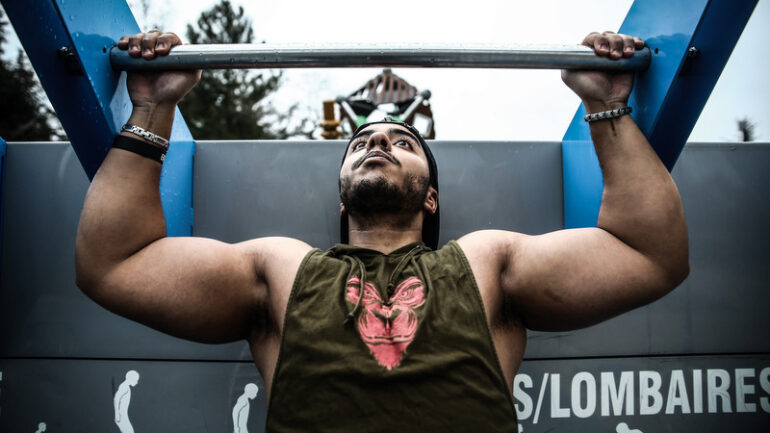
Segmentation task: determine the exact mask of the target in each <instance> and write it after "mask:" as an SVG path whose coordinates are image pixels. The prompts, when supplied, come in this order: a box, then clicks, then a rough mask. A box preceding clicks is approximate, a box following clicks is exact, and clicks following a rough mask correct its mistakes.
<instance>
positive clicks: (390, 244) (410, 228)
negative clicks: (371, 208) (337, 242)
mask: <svg viewBox="0 0 770 433" xmlns="http://www.w3.org/2000/svg"><path fill="white" fill-rule="evenodd" d="M348 224H349V226H350V229H349V230H348V239H349V241H348V242H349V243H350V245H354V246H357V247H362V248H368V249H370V250H375V251H379V252H381V253H384V254H390V253H391V252H393V251H395V250H397V249H399V248H401V247H403V246H404V245H408V244H411V243H414V242H419V241H421V240H422V219H421V218H420V217H419V216H418V217H417V218H415V219H414V220H412V221H410V222H409V223H408V224H405V225H403V224H388V223H387V222H380V223H379V224H366V225H361V224H358V223H357V222H356V221H355V220H354V219H353V218H349V219H348Z"/></svg>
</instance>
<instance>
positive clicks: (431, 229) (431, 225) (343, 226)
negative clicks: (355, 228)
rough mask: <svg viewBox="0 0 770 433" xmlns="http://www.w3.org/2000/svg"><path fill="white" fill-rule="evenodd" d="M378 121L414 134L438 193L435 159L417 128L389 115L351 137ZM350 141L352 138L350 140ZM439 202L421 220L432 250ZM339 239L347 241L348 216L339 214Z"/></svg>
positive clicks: (431, 180) (437, 230)
mask: <svg viewBox="0 0 770 433" xmlns="http://www.w3.org/2000/svg"><path fill="white" fill-rule="evenodd" d="M378 123H389V124H392V125H399V126H403V127H404V128H406V129H408V130H409V132H411V133H412V134H414V136H415V137H417V139H418V140H419V141H420V146H422V150H423V152H425V157H426V158H427V159H428V171H429V176H430V179H429V183H430V186H432V187H433V188H435V189H436V193H438V167H437V166H436V159H435V158H434V157H433V152H431V151H430V148H429V147H428V144H427V143H426V142H425V139H424V138H422V135H421V134H420V132H419V131H417V128H415V127H414V126H412V125H410V124H408V123H404V122H399V121H397V120H393V119H392V118H391V117H390V116H388V117H386V118H385V120H380V121H376V122H369V123H365V124H363V125H361V126H359V127H358V129H356V130H355V132H353V137H355V136H356V134H358V133H359V132H360V131H361V130H362V129H364V128H366V127H368V126H371V125H376V124H378ZM351 141H352V140H351ZM349 147H350V142H348V145H347V146H346V147H345V154H344V155H343V156H342V162H343V163H344V162H345V158H346V157H347V154H348V148H349ZM439 208H440V207H439V204H437V205H436V212H435V213H433V214H426V215H425V219H424V220H423V222H422V241H423V242H424V243H425V245H427V246H428V247H430V248H431V249H433V250H437V249H438V234H439V226H440V224H439V221H440V220H439V216H440V215H439ZM340 241H341V242H342V243H343V244H346V243H348V241H349V239H348V217H347V216H345V215H341V218H340Z"/></svg>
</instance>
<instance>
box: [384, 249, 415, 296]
mask: <svg viewBox="0 0 770 433" xmlns="http://www.w3.org/2000/svg"><path fill="white" fill-rule="evenodd" d="M418 250H422V244H420V245H416V246H415V247H414V248H412V249H411V250H409V252H408V253H406V254H405V255H404V257H402V258H401V261H400V262H398V264H397V265H396V267H395V268H394V269H393V272H391V273H390V277H388V289H387V294H388V296H390V295H392V294H393V286H395V285H396V283H395V282H394V281H393V280H394V279H395V278H396V277H397V276H399V275H401V272H402V271H403V270H404V267H405V266H406V264H407V263H408V262H409V260H410V259H414V254H415V253H416V252H417V251H418Z"/></svg>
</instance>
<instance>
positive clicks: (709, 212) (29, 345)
mask: <svg viewBox="0 0 770 433" xmlns="http://www.w3.org/2000/svg"><path fill="white" fill-rule="evenodd" d="M2 4H3V7H4V9H5V10H6V12H7V13H8V16H9V18H10V20H11V22H12V24H13V26H14V28H15V30H16V32H17V34H18V35H19V38H20V40H21V41H22V44H23V45H24V47H25V49H26V51H27V53H28V55H29V58H30V60H31V62H32V64H33V66H34V67H35V70H36V72H37V73H38V76H39V77H40V79H41V82H42V84H43V86H44V88H45V90H46V93H47V94H48V97H49V99H50V100H51V102H52V104H53V106H54V108H55V109H56V112H57V115H58V116H59V119H60V120H61V122H62V125H63V126H64V128H65V130H66V132H67V135H68V137H69V139H70V144H66V143H37V144H17V143H10V144H9V145H8V146H7V149H6V147H5V144H4V142H2V141H0V146H2V147H0V149H2V154H3V163H4V166H3V168H2V176H3V178H4V182H3V184H2V199H3V207H2V238H1V239H0V240H1V242H2V244H1V245H2V268H1V272H2V274H1V275H0V284H1V285H0V301H1V302H0V330H1V331H0V372H1V373H0V431H34V429H35V428H37V426H38V425H39V424H40V423H43V422H44V423H46V425H47V429H48V431H110V429H112V431H118V427H116V426H115V424H114V422H113V416H114V409H113V396H114V395H115V393H116V392H117V390H118V389H119V388H121V385H122V382H123V381H124V378H125V377H126V373H127V372H129V371H136V372H138V374H139V375H140V378H139V379H138V383H136V384H135V385H133V386H132V387H131V392H132V397H131V406H130V409H128V414H129V416H130V418H131V422H132V423H133V427H134V429H135V430H136V431H137V432H143V431H211V430H213V431H228V430H230V429H232V428H233V426H232V425H231V424H230V423H231V421H230V414H231V413H232V410H233V407H234V406H235V405H236V401H237V400H238V398H239V396H241V395H242V394H243V392H244V391H243V390H244V386H245V385H247V384H249V383H255V384H257V385H258V386H259V387H260V389H261V388H262V383H261V379H260V377H259V375H258V373H257V371H256V369H255V368H254V365H253V363H252V362H251V355H250V353H249V352H248V348H247V346H246V345H245V344H240V343H234V344H228V345H222V346H205V345H201V344H196V343H190V342H186V341H182V340H178V339H175V338H172V337H168V336H165V335H162V334H159V333H157V332H155V331H153V330H151V329H148V328H145V327H142V326H140V325H137V324H134V323H133V322H130V321H128V320H125V319H122V318H119V317H117V316H114V315H112V314H111V313H109V312H107V311H105V310H103V309H101V308H100V307H98V306H97V305H96V304H94V303H92V302H91V301H90V300H88V299H87V298H86V297H85V296H84V295H83V294H82V293H81V292H80V291H79V290H78V289H77V288H76V287H75V284H74V265H73V249H74V233H75V227H76V225H77V218H78V216H79V212H80V208H81V205H82V200H83V197H84V195H85V190H86V188H87V187H88V179H90V178H91V177H92V176H93V175H94V173H95V172H96V170H97V169H98V167H99V164H100V163H101V161H102V159H103V158H104V156H105V155H106V153H107V151H108V150H109V147H110V145H111V143H112V137H113V136H114V135H115V134H117V132H118V129H119V127H120V125H122V124H123V123H124V122H125V120H126V119H127V118H128V115H129V113H130V110H131V104H130V101H129V99H128V95H127V92H126V89H125V74H122V73H121V70H124V69H130V68H132V67H135V65H136V64H141V65H143V66H147V65H161V64H162V62H167V63H169V64H174V65H182V64H185V63H187V64H189V66H190V67H278V66H281V67H322V66H332V65H333V66H342V65H348V66H391V67H393V66H412V67H426V66H441V67H482V66H483V67H543V68H545V67H548V68H562V67H582V65H585V64H587V63H584V62H594V61H599V62H600V63H603V62H604V61H602V60H601V59H594V58H592V57H591V56H592V55H588V54H590V53H586V51H585V50H584V49H583V48H580V47H574V46H570V47H560V48H553V47H551V48H548V49H545V48H544V47H540V49H532V48H531V47H529V48H528V49H527V47H525V49H521V47H518V48H517V47H513V46H496V47H482V46H467V47H441V46H433V47H428V46H420V47H418V46H415V47H410V46H401V47H396V46H389V47H388V46H386V47H378V46H369V47H366V46H347V47H341V46H337V47H313V46H309V45H305V46H300V47H296V46H295V47H293V48H290V47H284V48H283V49H281V48H278V47H272V46H270V47H248V48H247V49H244V47H227V46H225V47H216V48H205V49H204V48H202V47H195V46H188V47H180V48H179V49H176V50H175V51H174V52H173V53H172V55H171V56H169V57H168V58H167V59H161V60H162V62H153V63H151V64H150V63H146V64H142V63H141V61H136V60H133V59H128V58H127V57H125V55H123V54H122V53H117V52H115V51H114V49H113V46H114V45H115V43H116V41H117V40H118V39H119V38H120V36H122V35H125V34H133V33H136V32H137V31H138V30H139V28H138V26H137V24H136V22H135V20H134V18H133V16H132V15H131V13H130V10H129V8H128V6H127V5H126V4H125V3H124V2H122V1H120V0H105V1H98V2H97V1H93V2H91V1H75V0H32V1H20V0H2ZM755 5H756V1H737V2H731V1H726V0H711V1H709V0H691V1H687V2H684V1H682V2H680V1H671V0H648V1H638V2H635V3H634V4H633V5H632V7H631V9H630V11H629V13H628V16H627V17H626V19H625V21H624V23H623V24H622V25H621V26H620V28H619V30H618V31H619V32H622V33H627V34H633V35H637V36H639V37H641V38H643V39H644V40H645V41H646V43H647V46H648V47H649V50H645V51H644V52H642V53H640V55H638V56H635V57H634V58H633V59H629V60H628V61H627V63H628V64H627V65H623V64H622V63H617V64H614V66H621V67H628V68H630V69H634V70H639V72H638V73H637V77H636V84H635V89H634V92H633V93H632V95H631V98H630V101H629V105H631V106H632V107H633V108H634V112H633V114H632V115H633V117H634V119H635V120H636V122H637V124H638V125H639V126H640V128H641V129H642V131H643V132H644V133H645V134H646V135H647V137H648V139H649V140H650V142H651V143H652V145H653V147H654V148H655V150H656V151H657V153H658V155H659V156H660V157H661V159H662V161H663V162H664V164H665V165H666V166H667V167H668V168H669V169H671V170H673V175H674V178H675V179H676V181H677V184H678V186H679V188H680V191H681V192H682V197H683V202H684V204H685V212H686V214H687V217H688V224H689V229H690V238H691V274H690V277H689V278H688V279H687V280H686V281H685V282H684V283H683V284H682V285H681V286H680V287H679V288H678V289H677V290H675V291H674V292H673V293H672V294H670V295H668V296H667V297H665V298H664V299H662V300H661V301H659V302H656V303H654V304H652V305H650V306H648V307H644V308H641V309H638V310H635V311H632V312H629V313H627V314H624V315H622V316H619V317H617V318H615V319H612V320H610V321H608V322H606V323H603V324H601V325H597V326H594V327H591V328H587V329H584V330H581V331H579V332H572V333H548V334H546V333H537V332H535V333H531V334H530V336H529V340H528V348H527V356H526V358H525V361H524V364H523V366H522V368H521V370H520V373H519V375H518V376H517V378H516V381H515V382H514V383H513V384H512V389H513V392H514V397H515V401H516V404H517V410H518V411H519V416H520V419H521V425H522V427H523V429H524V432H527V433H529V432H538V431H564V432H573V431H592V432H616V431H618V432H620V431H624V430H623V429H638V430H639V431H642V432H644V433H650V432H659V431H741V432H764V431H766V429H767V426H768V425H770V315H769V314H768V313H767V311H768V305H770V291H769V290H768V288H769V287H770V275H769V274H768V270H767V269H768V263H770V259H769V258H768V253H767V241H768V240H769V239H770V236H768V230H767V228H766V226H767V221H768V220H770V200H767V193H766V187H767V185H770V175H769V174H768V170H767V166H768V163H769V162H770V146H768V145H766V144H754V145H749V146H742V147H735V146H733V145H729V144H725V145H718V144H712V145H699V144H691V145H690V146H688V147H687V149H685V150H684V152H683V148H684V145H685V141H686V139H687V137H688V136H689V134H690V131H691V130H692V127H693V126H694V124H695V122H696V120H697V118H698V115H699V114H700V112H701V110H702V108H703V106H704V104H705V102H706V100H707V99H708V96H709V94H710V92H711V89H712V88H713V87H714V84H715V83H716V81H717V79H718V77H719V75H720V73H721V71H722V69H723V67H724V65H725V63H726V62H727V59H728V58H729V56H730V53H731V51H732V49H733V47H734V46H735V44H736V42H737V40H738V38H739V36H740V34H741V31H742V30H743V27H744V26H745V24H746V22H747V20H748V18H749V17H750V15H751V12H752V10H753V8H754V6H755ZM212 50H213V52H212ZM265 50H267V51H265ZM185 56H192V57H193V59H198V60H200V62H198V61H192V62H189V61H188V60H185V58H186V57H185ZM231 59H232V60H231ZM175 62H176V63H175ZM179 67H181V66H179ZM592 67H601V65H592ZM584 114H585V113H584V111H583V108H582V107H580V108H578V110H577V112H576V113H575V117H574V119H573V121H572V123H571V124H570V126H569V128H568V129H567V131H566V132H565V135H564V138H563V140H562V141H561V142H543V143H522V142H442V141H436V142H435V145H433V146H432V148H433V149H434V153H435V154H436V159H437V161H438V164H439V167H440V171H441V172H442V173H445V175H443V176H441V182H442V184H441V194H442V209H443V210H442V230H441V231H442V238H441V243H442V244H443V243H445V242H446V241H448V240H450V239H453V238H455V237H457V236H459V235H461V234H464V233H467V232H469V231H472V230H475V229H481V228H501V229H512V230H517V231H522V232H526V233H543V232H547V231H552V230H556V229H559V228H563V227H583V226H591V225H594V224H595V222H596V216H597V211H598V208H599V203H600V199H601V191H602V182H601V173H600V171H599V166H598V163H597V161H596V156H595V154H594V151H593V145H592V143H591V141H590V135H589V132H588V128H587V126H586V125H585V122H584V121H583V120H582V118H583V115H584ZM171 141H172V144H171V150H170V151H169V154H168V157H167V159H166V163H165V164H164V166H163V174H162V181H161V191H162V198H163V204H164V212H165V215H166V220H167V226H168V232H169V234H170V235H190V234H194V235H196V236H207V237H213V238H217V239H221V240H224V241H229V242H235V241H240V240H243V239H247V238H253V237H258V236H265V235H275V234H281V235H289V236H294V237H297V238H300V239H303V240H305V241H307V242H308V243H310V244H313V245H316V246H319V247H325V246H330V245H332V244H334V243H335V242H336V241H337V236H338V218H337V213H336V212H337V207H336V206H337V191H336V181H337V167H338V164H339V156H340V154H341V151H340V149H341V146H342V142H339V141H312V142H295V143H291V145H290V146H289V145H287V143H285V142H275V141H268V142H264V141H263V142H259V141H237V142H227V143H224V142H217V141H208V142H195V141H194V138H193V137H192V136H191V135H190V132H189V130H188V129H187V127H186V124H185V122H184V119H183V117H182V116H181V114H180V113H177V116H176V121H175V126H174V131H173V135H172V137H171ZM680 154H681V158H680ZM299 155H302V157H301V158H300V157H299ZM75 156H76V157H77V158H74V157H75ZM677 160H679V162H677ZM675 164H676V165H675ZM446 173H452V175H446ZM480 185H495V188H496V189H497V190H498V191H497V192H496V194H494V195H490V196H489V197H480V194H479V193H478V188H479V186H480ZM468 197H474V206H473V209H470V206H467V198H468ZM300 200H302V201H303V202H305V205H304V206H303V208H304V209H306V210H307V211H306V212H300V213H289V214H288V215H287V212H286V210H287V209H296V208H297V207H296V203H297V202H299V201H300ZM257 215H259V217H260V218H259V221H255V219H256V218H255V216H257ZM127 387H128V385H126V386H124V387H123V388H121V389H125V388H127ZM250 404H251V405H252V411H251V415H250V418H249V424H248V425H249V429H250V431H260V429H261V428H262V426H263V425H264V417H265V409H264V407H265V401H264V393H261V392H260V393H258V395H257V397H256V399H255V400H252V401H251V403H250Z"/></svg>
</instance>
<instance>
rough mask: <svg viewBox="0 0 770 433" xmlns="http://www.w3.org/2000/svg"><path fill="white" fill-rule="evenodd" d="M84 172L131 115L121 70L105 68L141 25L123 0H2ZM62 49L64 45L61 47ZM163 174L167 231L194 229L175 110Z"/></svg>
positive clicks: (186, 154)
mask: <svg viewBox="0 0 770 433" xmlns="http://www.w3.org/2000/svg"><path fill="white" fill-rule="evenodd" d="M0 1H2V4H3V7H4V8H5V11H6V12H7V14H8V18H9V19H10V21H11V23H12V24H13V27H14V29H15V30H16V34H17V35H18V36H19V40H21V43H22V45H23V46H24V49H25V50H26V52H27V55H28V56H29V59H30V62H31V63H32V65H33V66H34V68H35V72H37V75H38V77H40V81H41V83H42V84H43V88H44V89H45V91H46V93H47V94H48V98H49V99H50V101H51V104H52V105H53V107H54V109H55V110H56V114H57V115H58V117H59V120H60V121H61V123H62V126H63V127H64V130H65V131H66V132H67V136H68V137H69V140H70V142H71V143H72V147H73V148H74V149H75V153H76V154H77V156H78V158H79V159H80V162H81V164H82V165H83V168H84V169H85V171H86V174H87V175H88V177H89V178H93V176H94V174H95V173H96V171H97V170H98V168H99V166H100V165H101V163H102V160H104V157H105V156H106V155H107V152H108V151H109V148H110V146H111V145H112V138H113V137H114V136H115V135H116V134H117V133H118V132H119V129H120V127H121V126H122V125H123V123H124V122H125V121H126V120H127V119H128V117H129V115H130V113H131V101H130V100H129V97H128V93H127V91H126V86H125V74H120V73H116V72H114V71H113V70H112V68H111V67H110V62H109V50H110V48H111V47H112V46H113V45H114V44H115V43H116V42H117V40H118V39H119V38H120V37H121V36H122V35H126V34H134V33H136V32H138V31H139V26H138V25H137V23H136V20H135V19H134V16H133V15H132V14H131V10H130V9H129V8H128V6H127V5H126V3H125V1H124V0H100V1H71V0H26V1H18V0H0ZM63 47H64V49H62V48H63ZM171 142H172V144H171V149H170V150H169V153H168V156H167V158H166V162H165V163H164V165H163V171H162V174H161V186H160V190H161V199H162V201H163V211H164V213H165V216H166V227H167V232H168V234H169V235H170V236H181V235H189V234H191V233H192V224H193V214H192V166H193V153H194V150H195V143H194V142H193V138H192V136H191V134H190V131H189V129H188V128H187V125H186V124H185V122H184V119H182V116H181V114H180V113H179V112H178V110H177V113H176V119H175V122H174V128H173V133H172V136H171Z"/></svg>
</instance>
